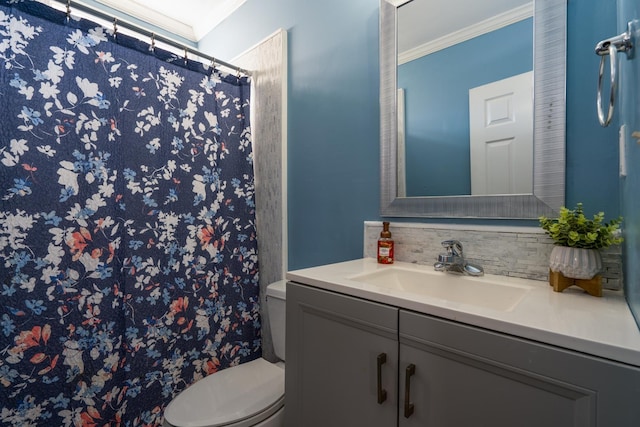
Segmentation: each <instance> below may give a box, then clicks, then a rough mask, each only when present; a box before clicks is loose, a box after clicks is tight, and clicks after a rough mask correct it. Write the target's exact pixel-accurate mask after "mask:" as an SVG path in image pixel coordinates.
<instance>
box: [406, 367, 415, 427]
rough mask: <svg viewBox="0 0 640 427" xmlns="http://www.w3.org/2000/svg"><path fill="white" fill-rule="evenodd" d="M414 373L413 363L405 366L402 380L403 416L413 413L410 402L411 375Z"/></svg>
mask: <svg viewBox="0 0 640 427" xmlns="http://www.w3.org/2000/svg"><path fill="white" fill-rule="evenodd" d="M415 373H416V365H414V364H413V363H412V364H410V365H409V366H407V369H406V370H405V380H404V417H405V418H409V417H410V416H411V414H413V409H414V408H413V403H411V376H412V375H414V374H415Z"/></svg>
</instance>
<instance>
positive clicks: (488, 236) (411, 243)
mask: <svg viewBox="0 0 640 427" xmlns="http://www.w3.org/2000/svg"><path fill="white" fill-rule="evenodd" d="M380 230H382V222H379V221H365V223H364V254H363V255H364V256H365V257H368V258H375V257H376V250H377V241H378V237H379V236H380ZM390 231H391V233H392V234H393V240H394V241H395V259H396V260H397V261H403V262H410V263H415V264H424V265H431V264H433V263H434V262H435V261H436V259H437V257H438V254H439V253H441V252H443V251H444V248H443V247H442V245H441V242H442V241H444V240H450V239H455V240H459V241H460V242H461V243H462V246H463V248H464V255H465V258H466V259H467V260H469V261H470V262H473V263H477V264H480V265H481V266H482V267H483V268H484V271H485V273H487V274H498V275H502V276H512V277H521V278H525V279H533V280H542V281H547V280H548V278H549V254H550V253H551V249H552V248H553V240H551V239H550V238H549V237H548V236H547V235H546V234H545V233H544V231H543V230H542V229H540V228H536V227H507V226H505V227H495V226H482V225H459V224H422V223H406V222H392V223H391V226H390ZM601 254H602V262H603V271H602V273H601V274H602V286H603V288H606V289H613V290H622V252H621V247H620V246H612V247H610V248H607V249H605V250H602V251H601Z"/></svg>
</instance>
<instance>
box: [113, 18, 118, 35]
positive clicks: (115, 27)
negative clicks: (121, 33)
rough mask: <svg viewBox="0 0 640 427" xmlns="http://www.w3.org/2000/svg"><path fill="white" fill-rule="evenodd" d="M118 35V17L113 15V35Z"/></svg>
mask: <svg viewBox="0 0 640 427" xmlns="http://www.w3.org/2000/svg"><path fill="white" fill-rule="evenodd" d="M117 35H118V18H116V17H115V16H114V17H113V37H116V36H117Z"/></svg>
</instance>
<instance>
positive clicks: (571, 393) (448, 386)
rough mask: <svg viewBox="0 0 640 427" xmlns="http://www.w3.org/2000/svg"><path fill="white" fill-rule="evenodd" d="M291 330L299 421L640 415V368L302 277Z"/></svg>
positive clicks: (291, 403) (581, 425)
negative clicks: (312, 284)
mask: <svg viewBox="0 0 640 427" xmlns="http://www.w3.org/2000/svg"><path fill="white" fill-rule="evenodd" d="M286 333H287V348H286V358H287V375H286V399H287V402H286V408H287V409H286V411H285V414H286V424H285V425H286V426H287V427H302V426H304V427H315V426H318V427H327V426H332V427H333V426H335V427H360V426H362V427H377V426H386V427H392V426H400V427H414V426H420V427H466V426H473V427H485V426H486V427H513V426H518V427H540V426H544V427H626V426H629V427H631V426H633V427H636V426H638V425H640V369H639V368H637V367H632V366H629V365H625V364H620V363H617V362H612V361H608V360H604V359H601V358H597V357H593V356H589V355H585V354H581V353H577V352H574V351H569V350H565V349H561V348H558V347H554V346H550V345H546V344H541V343H537V342H534V341H530V340H525V339H521V338H517V337H513V336H509V335H505V334H501V333H496V332H492V331H488V330H485V329H482V328H478V327H473V326H468V325H464V324H460V323H457V322H452V321H449V320H444V319H440V318H436V317H432V316H429V315H424V314H419V313H414V312H410V311H407V310H404V309H398V308H396V307H392V306H388V305H384V304H379V303H375V302H371V301H366V300H363V299H358V298H353V297H350V296H345V295H341V294H338V293H333V292H329V291H324V290H320V289H315V288H312V287H307V286H304V285H298V284H295V283H289V284H288V287H287V331H286ZM383 353H384V354H385V361H384V363H382V364H381V365H380V369H378V366H379V364H378V360H379V359H378V356H379V355H380V354H383ZM378 374H379V375H378ZM378 385H380V387H381V388H382V389H384V391H386V396H385V399H382V401H381V403H378V397H379V396H378Z"/></svg>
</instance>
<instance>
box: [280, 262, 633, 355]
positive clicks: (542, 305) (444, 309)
mask: <svg viewBox="0 0 640 427" xmlns="http://www.w3.org/2000/svg"><path fill="white" fill-rule="evenodd" d="M393 266H395V267H401V268H409V269H417V270H430V271H433V267H432V266H424V265H416V264H410V263H403V262H395V263H394V264H393ZM390 267H391V266H388V265H382V264H378V263H377V262H376V260H375V259H373V258H364V259H358V260H354V261H346V262H341V263H337V264H329V265H324V266H320V267H312V268H306V269H302V270H295V271H290V272H288V273H287V279H288V280H292V281H295V282H299V283H304V284H307V285H310V286H314V287H317V288H321V289H326V290H330V291H335V292H340V293H343V294H347V295H351V296H355V297H360V298H364V299H367V300H370V301H376V302H380V303H384V304H389V305H393V306H396V307H399V308H406V309H408V310H413V311H417V312H420V313H425V314H431V315H434V316H438V317H442V318H445V319H450V320H454V321H457V322H461V323H466V324H469V325H474V326H479V327H482V328H485V329H489V330H493V331H497V332H503V333H506V334H510V335H514V336H518V337H523V338H528V339H531V340H535V341H539V342H543V343H548V344H553V345H555V346H558V347H563V348H567V349H571V350H576V351H579V352H583V353H587V354H592V355H595V356H600V357H604V358H607V359H611V360H616V361H619V362H623V363H627V364H630V365H634V366H638V367H640V330H639V329H638V326H637V325H636V323H635V320H634V319H633V316H632V314H631V311H630V310H629V307H628V305H627V303H626V301H625V299H624V297H623V296H622V294H621V293H620V292H615V291H607V290H604V291H603V296H602V297H593V296H591V295H588V294H587V293H585V292H584V291H582V289H579V288H577V287H575V286H574V287H571V288H569V289H566V290H565V291H564V292H561V293H558V292H554V291H553V289H552V288H551V286H549V284H548V283H547V282H541V281H536V280H526V279H519V278H513V277H507V276H495V275H485V276H484V277H485V278H489V279H491V280H492V281H495V282H500V283H505V284H513V285H516V286H523V285H524V286H527V287H530V291H528V292H527V293H526V295H525V296H524V298H523V299H522V300H521V301H520V302H519V303H518V304H517V305H516V306H515V307H514V308H513V309H511V310H510V311H498V310H492V309H488V308H483V307H479V306H475V305H471V304H461V303H455V302H452V301H448V300H446V299H440V298H434V297H429V296H426V295H422V294H419V293H411V292H406V291H399V290H395V289H390V288H382V287H378V286H374V285H371V284H368V283H362V282H359V281H355V280H350V279H349V277H353V276H356V275H360V274H366V273H371V272H375V271H378V270H380V269H385V268H390ZM437 274H443V275H448V274H451V273H437ZM470 279H471V280H473V279H474V278H470ZM480 286H481V285H480Z"/></svg>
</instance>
